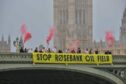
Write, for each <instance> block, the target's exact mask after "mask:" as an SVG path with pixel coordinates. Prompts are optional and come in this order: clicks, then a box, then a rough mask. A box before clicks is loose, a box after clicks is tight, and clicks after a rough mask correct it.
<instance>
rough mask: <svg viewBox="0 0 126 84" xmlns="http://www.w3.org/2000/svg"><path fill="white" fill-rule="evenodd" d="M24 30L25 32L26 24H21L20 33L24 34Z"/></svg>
mask: <svg viewBox="0 0 126 84" xmlns="http://www.w3.org/2000/svg"><path fill="white" fill-rule="evenodd" d="M26 32H27V27H26V24H22V25H21V33H22V35H25V33H26Z"/></svg>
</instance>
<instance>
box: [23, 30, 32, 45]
mask: <svg viewBox="0 0 126 84" xmlns="http://www.w3.org/2000/svg"><path fill="white" fill-rule="evenodd" d="M31 38H32V35H31V33H30V32H26V33H25V35H24V43H26V41H28V40H30V39H31Z"/></svg>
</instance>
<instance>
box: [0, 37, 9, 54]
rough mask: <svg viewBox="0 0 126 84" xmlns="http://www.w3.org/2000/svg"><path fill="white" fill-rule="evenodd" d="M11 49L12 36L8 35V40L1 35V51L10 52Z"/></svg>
mask: <svg viewBox="0 0 126 84" xmlns="http://www.w3.org/2000/svg"><path fill="white" fill-rule="evenodd" d="M10 51H11V38H10V36H8V41H5V40H4V37H3V36H2V37H1V41H0V52H10Z"/></svg>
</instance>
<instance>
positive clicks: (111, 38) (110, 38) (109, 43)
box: [105, 31, 115, 48]
mask: <svg viewBox="0 0 126 84" xmlns="http://www.w3.org/2000/svg"><path fill="white" fill-rule="evenodd" d="M105 39H106V42H107V46H108V47H109V48H110V47H112V46H114V42H115V38H114V36H113V33H112V32H110V31H109V32H106V35H105Z"/></svg>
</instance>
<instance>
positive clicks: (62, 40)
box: [53, 0, 92, 50]
mask: <svg viewBox="0 0 126 84" xmlns="http://www.w3.org/2000/svg"><path fill="white" fill-rule="evenodd" d="M53 6H54V25H55V26H56V28H57V31H56V34H55V38H54V45H55V46H56V47H57V48H58V49H61V50H64V49H65V48H66V47H67V46H68V45H69V44H70V42H71V41H79V42H80V47H81V49H84V48H86V47H91V45H92V0H53Z"/></svg>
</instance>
